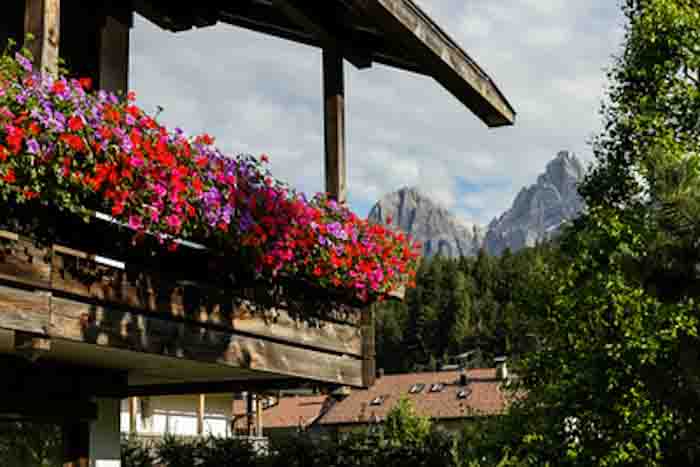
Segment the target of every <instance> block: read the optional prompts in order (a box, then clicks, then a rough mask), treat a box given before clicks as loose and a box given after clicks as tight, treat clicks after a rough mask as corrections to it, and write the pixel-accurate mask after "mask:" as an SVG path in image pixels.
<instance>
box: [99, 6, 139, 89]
mask: <svg viewBox="0 0 700 467" xmlns="http://www.w3.org/2000/svg"><path fill="white" fill-rule="evenodd" d="M120 13H121V14H119V15H118V16H119V17H117V15H116V14H111V13H108V14H107V15H106V16H105V19H104V24H103V25H102V27H101V28H100V59H99V67H100V69H99V77H100V82H99V83H98V84H99V88H100V89H104V90H106V91H112V92H119V91H121V92H123V93H126V92H127V91H128V88H129V29H130V27H131V16H130V15H131V14H132V13H131V12H130V11H128V12H126V11H125V12H120Z"/></svg>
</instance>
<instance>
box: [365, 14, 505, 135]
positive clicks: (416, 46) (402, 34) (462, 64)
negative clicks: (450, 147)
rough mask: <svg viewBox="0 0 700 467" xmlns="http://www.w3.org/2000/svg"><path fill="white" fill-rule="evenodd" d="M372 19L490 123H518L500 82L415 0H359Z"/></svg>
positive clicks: (449, 89)
mask: <svg viewBox="0 0 700 467" xmlns="http://www.w3.org/2000/svg"><path fill="white" fill-rule="evenodd" d="M355 3H356V4H358V5H360V6H361V7H362V8H363V9H364V10H365V12H366V14H367V15H368V17H370V18H371V19H372V21H373V22H374V23H375V24H376V25H377V26H378V28H379V29H380V30H381V31H383V33H384V34H385V35H386V36H390V37H391V38H392V40H393V41H394V42H395V43H396V44H397V45H403V47H404V50H410V51H411V55H412V56H414V57H416V58H417V59H418V60H419V61H420V64H421V69H422V70H423V71H422V72H423V73H424V74H427V75H430V76H433V77H434V78H435V80H436V81H437V82H438V83H440V84H441V85H442V86H443V87H444V88H445V89H447V90H448V91H449V92H450V93H452V95H454V96H455V97H456V98H457V99H459V100H460V101H461V102H462V103H463V104H464V105H465V106H466V107H467V108H468V109H469V110H471V111H472V112H474V113H475V114H476V115H477V116H478V117H479V118H480V119H481V120H482V121H483V122H484V123H485V124H486V125H487V126H489V127H499V126H505V125H513V124H514V123H515V110H514V109H513V107H512V106H511V105H510V103H509V102H508V101H507V100H506V98H505V96H504V95H503V94H502V93H501V91H500V90H499V89H498V87H497V86H496V84H495V83H494V82H493V81H492V80H491V78H490V77H489V76H488V75H487V74H486V73H485V72H484V70H483V69H482V68H481V67H480V66H479V65H478V64H477V63H476V61H475V60H473V59H472V58H471V57H470V56H469V55H467V53H466V52H465V51H464V50H463V49H462V48H461V47H460V46H459V45H458V44H457V43H456V42H455V41H454V40H452V38H450V37H449V36H448V35H447V34H446V33H445V32H444V31H443V30H442V29H441V28H440V27H439V26H438V25H437V24H436V23H435V22H434V21H433V20H432V19H431V18H430V17H429V16H428V15H427V14H426V13H425V12H424V11H423V10H422V9H421V8H420V7H419V6H418V5H416V3H415V2H414V1H413V0H356V2H355Z"/></svg>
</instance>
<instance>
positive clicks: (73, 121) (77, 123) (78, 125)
mask: <svg viewBox="0 0 700 467" xmlns="http://www.w3.org/2000/svg"><path fill="white" fill-rule="evenodd" d="M68 128H70V129H71V131H74V132H77V131H80V130H82V129H83V128H85V124H84V123H83V119H82V118H80V117H77V116H73V117H71V118H69V119H68Z"/></svg>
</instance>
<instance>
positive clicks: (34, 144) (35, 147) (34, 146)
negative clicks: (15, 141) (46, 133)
mask: <svg viewBox="0 0 700 467" xmlns="http://www.w3.org/2000/svg"><path fill="white" fill-rule="evenodd" d="M27 152H28V153H29V154H35V155H36V154H39V142H38V141H37V140H36V139H34V138H32V139H30V140H27Z"/></svg>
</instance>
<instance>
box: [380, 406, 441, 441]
mask: <svg viewBox="0 0 700 467" xmlns="http://www.w3.org/2000/svg"><path fill="white" fill-rule="evenodd" d="M431 429H432V424H431V422H430V420H429V419H428V418H426V417H421V416H419V415H416V412H415V409H414V408H413V405H412V404H411V401H409V400H408V399H405V398H404V399H401V400H400V401H399V402H398V403H397V404H396V405H395V406H394V407H392V409H391V410H390V411H389V413H388V414H387V417H386V420H385V421H384V423H383V426H382V436H383V439H384V441H385V442H386V443H387V444H388V445H390V446H401V445H404V444H420V443H423V442H425V440H426V439H427V438H428V436H429V435H430V432H431Z"/></svg>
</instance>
